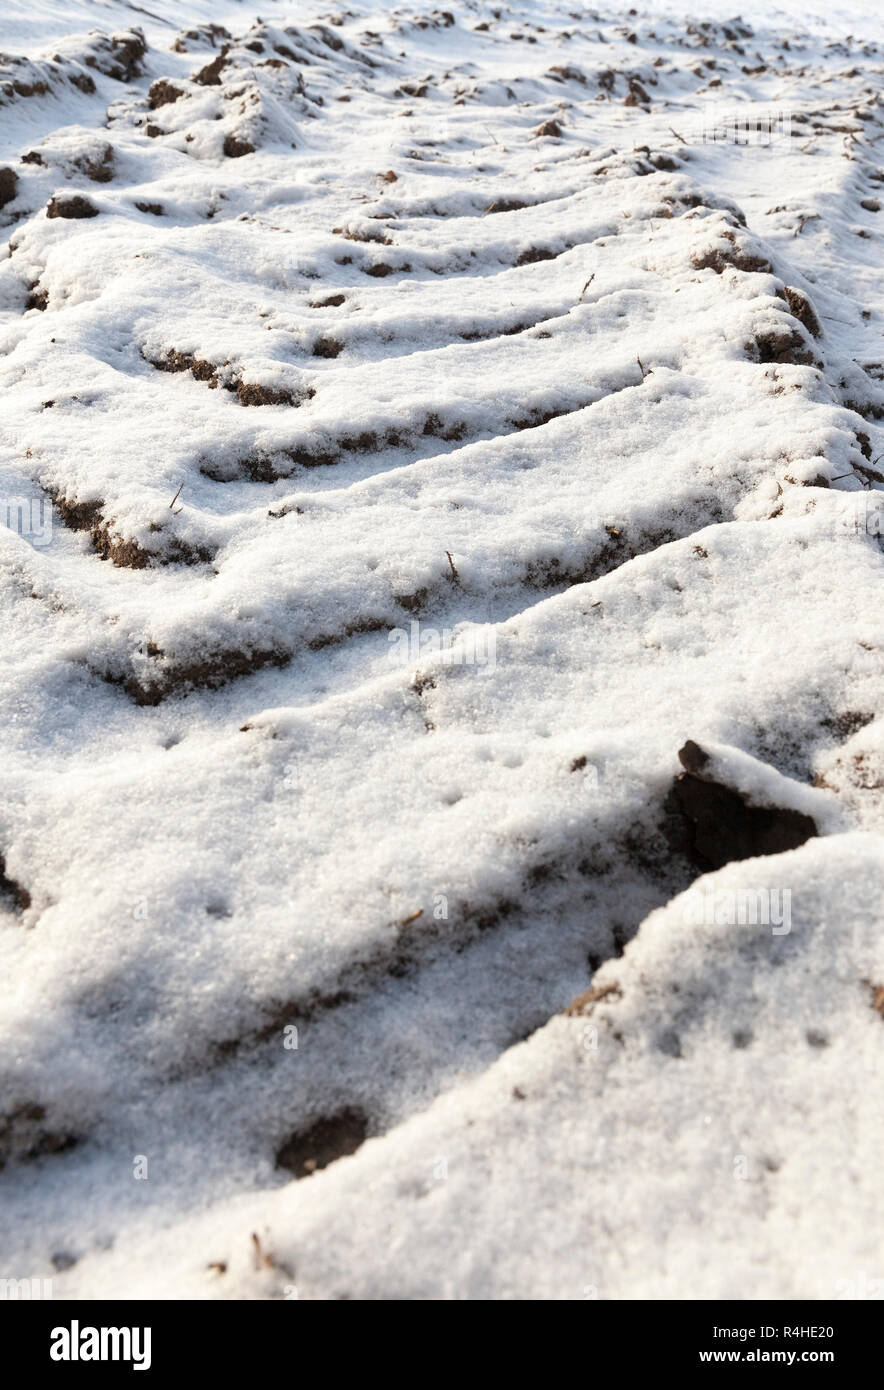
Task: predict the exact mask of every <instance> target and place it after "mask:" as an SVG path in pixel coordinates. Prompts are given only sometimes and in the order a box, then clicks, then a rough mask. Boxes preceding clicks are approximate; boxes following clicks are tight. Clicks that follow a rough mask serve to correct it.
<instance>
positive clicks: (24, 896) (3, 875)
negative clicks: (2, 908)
mask: <svg viewBox="0 0 884 1390" xmlns="http://www.w3.org/2000/svg"><path fill="white" fill-rule="evenodd" d="M0 898H5V899H6V901H7V903H9V904H11V905H12V907H14V908H15V910H16V911H17V912H24V910H25V908H26V907H30V905H31V895H30V893H29V892H28V890H27V888H23V887H22V885H21V884H20V883H17V882H16V880H15V879H14V878H10V877H9V874H8V873H7V872H6V860H5V859H4V857H3V855H2V854H0Z"/></svg>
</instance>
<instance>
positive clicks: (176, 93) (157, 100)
mask: <svg viewBox="0 0 884 1390" xmlns="http://www.w3.org/2000/svg"><path fill="white" fill-rule="evenodd" d="M183 96H184V91H183V89H182V88H181V87H176V86H175V84H174V83H173V82H170V81H169V79H168V78H167V77H158V78H157V80H156V82H152V83H151V84H150V88H149V90H148V93H147V104H148V106H149V107H150V109H151V111H156V109H157V107H159V106H170V105H171V104H172V102H174V101H178V100H179V98H180V97H183Z"/></svg>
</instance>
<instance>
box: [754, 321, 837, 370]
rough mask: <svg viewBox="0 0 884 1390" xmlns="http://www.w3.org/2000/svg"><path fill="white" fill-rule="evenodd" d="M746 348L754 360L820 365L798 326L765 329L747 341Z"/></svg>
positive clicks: (806, 365) (792, 364)
mask: <svg viewBox="0 0 884 1390" xmlns="http://www.w3.org/2000/svg"><path fill="white" fill-rule="evenodd" d="M746 350H747V352H748V354H749V356H750V357H751V358H753V360H754V361H756V362H765V363H768V362H779V363H783V364H790V365H791V366H793V367H813V366H817V365H819V366H821V365H822V364H821V363H817V362H816V359H815V358H814V355H813V349H812V348H811V347H810V346H809V345H808V343H807V341H806V339H805V337H804V334H803V333H802V332H801V331H800V330H799V329H798V328H789V327H788V326H787V325H786V324H784V325H783V327H782V328H770V329H765V330H764V331H763V332H761V333H758V334H757V335H756V337H755V339H754V340H753V341H752V342H750V343H747V345H746Z"/></svg>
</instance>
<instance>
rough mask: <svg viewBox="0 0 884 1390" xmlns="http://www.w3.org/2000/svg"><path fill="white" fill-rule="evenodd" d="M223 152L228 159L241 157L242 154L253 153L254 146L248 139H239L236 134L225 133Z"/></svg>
mask: <svg viewBox="0 0 884 1390" xmlns="http://www.w3.org/2000/svg"><path fill="white" fill-rule="evenodd" d="M224 153H225V154H226V156H227V158H228V159H242V157H243V155H246V154H254V153H255V146H254V145H253V144H251V142H250V141H249V140H241V139H240V137H239V136H238V135H225V137H224Z"/></svg>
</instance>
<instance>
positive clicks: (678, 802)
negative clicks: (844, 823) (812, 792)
mask: <svg viewBox="0 0 884 1390" xmlns="http://www.w3.org/2000/svg"><path fill="white" fill-rule="evenodd" d="M678 756H679V759H680V761H681V764H682V766H683V767H684V769H685V771H684V772H681V773H679V775H678V776H677V777H676V779H675V781H674V783H673V786H672V790H671V792H670V796H669V797H668V798H667V808H666V809H667V812H668V813H669V819H670V826H669V832H670V833H669V838H670V844H671V846H672V847H673V848H677V849H680V850H682V851H684V852H686V853H687V855H688V857H689V858H690V859H691V861H692V862H693V863H694V864H696V865H697V866H698V867H699V868H701V869H703V871H704V872H705V871H708V870H709V869H721V868H723V867H724V865H725V864H730V863H732V862H733V861H735V860H741V859H754V858H755V857H756V856H758V855H765V854H782V853H784V852H785V851H786V850H790V849H797V848H798V847H799V845H803V844H804V842H805V840H809V839H811V838H812V837H813V836H815V835H816V834H817V827H816V823H815V822H814V821H813V820H812V819H811V817H810V816H807V815H804V814H803V812H801V811H794V810H792V809H791V808H789V807H779V806H753V805H750V803H749V802H748V800H747V799H746V797H745V796H744V795H743V793H742V792H738V791H735V790H734V789H733V788H732V787H728V786H726V785H725V784H724V783H722V782H716V781H714V780H713V779H712V778H711V777H709V776H708V774H707V773H706V770H705V769H706V767H707V765H708V762H709V756H708V754H707V753H705V751H704V750H703V749H702V748H700V746H699V744H696V743H694V742H693V740H691V739H689V740H688V742H687V743H686V744H685V745H684V747H683V748H682V749H680V751H679V755H678Z"/></svg>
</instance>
